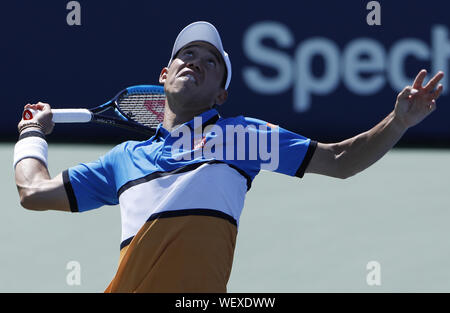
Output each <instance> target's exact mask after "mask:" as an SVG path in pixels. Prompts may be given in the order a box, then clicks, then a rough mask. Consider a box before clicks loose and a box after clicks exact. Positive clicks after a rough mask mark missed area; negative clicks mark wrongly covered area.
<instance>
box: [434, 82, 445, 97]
mask: <svg viewBox="0 0 450 313" xmlns="http://www.w3.org/2000/svg"><path fill="white" fill-rule="evenodd" d="M443 90H444V86H442V85H441V84H439V86H438V87H437V88H436V90H435V91H433V92H432V93H431V98H432V99H433V100H436V99H437V98H439V96H440V95H441V93H442V91H443Z"/></svg>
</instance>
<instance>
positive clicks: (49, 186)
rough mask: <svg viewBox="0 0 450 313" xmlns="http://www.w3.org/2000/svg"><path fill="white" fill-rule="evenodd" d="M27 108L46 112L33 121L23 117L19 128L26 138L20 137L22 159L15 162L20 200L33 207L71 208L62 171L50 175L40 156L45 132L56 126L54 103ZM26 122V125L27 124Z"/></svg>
mask: <svg viewBox="0 0 450 313" xmlns="http://www.w3.org/2000/svg"><path fill="white" fill-rule="evenodd" d="M25 108H32V109H35V110H41V111H42V112H41V113H40V114H39V115H38V116H37V117H35V118H33V120H31V121H24V120H22V121H20V123H19V129H22V131H20V137H21V138H22V139H21V140H19V142H18V144H17V145H16V149H15V158H17V160H19V161H18V162H17V164H16V165H15V180H16V186H17V190H18V192H19V196H20V203H21V205H22V206H23V207H24V208H26V209H30V210H39V211H41V210H59V211H70V206H69V200H68V198H67V194H66V191H65V188H64V184H63V179H62V175H61V174H59V175H57V176H56V177H55V178H53V179H52V178H50V174H49V172H48V169H47V166H46V164H45V163H44V161H43V160H42V157H40V156H41V155H42V154H43V153H42V149H43V148H42V145H43V144H44V142H43V139H42V138H43V137H44V135H48V134H50V133H51V131H52V129H53V123H52V122H51V120H52V116H51V110H50V106H49V105H48V104H45V103H38V104H34V105H31V104H27V105H26V106H25ZM25 125H26V127H24V126H25ZM27 133H28V134H27ZM22 140H27V141H22ZM21 141H22V142H21ZM33 149H35V150H33ZM36 149H37V150H36ZM39 149H40V150H41V151H40V150H39ZM44 154H45V153H44ZM36 157H37V158H36ZM17 160H15V161H17Z"/></svg>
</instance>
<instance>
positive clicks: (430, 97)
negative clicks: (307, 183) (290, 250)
mask: <svg viewBox="0 0 450 313" xmlns="http://www.w3.org/2000/svg"><path fill="white" fill-rule="evenodd" d="M426 75H427V72H426V71H425V70H422V71H420V72H419V74H418V75H417V77H416V79H415V80H414V83H413V85H412V86H407V87H405V88H404V89H403V90H402V91H401V92H400V93H399V95H398V96H397V101H396V103H395V108H394V110H393V111H392V112H391V113H390V114H389V115H388V116H387V117H386V118H385V119H384V120H383V121H381V122H380V123H378V124H377V125H376V126H375V127H373V128H372V129H370V130H368V131H366V132H364V133H361V134H359V135H357V136H355V137H353V138H350V139H347V140H344V141H342V142H338V143H331V144H324V143H318V144H317V148H316V151H315V153H314V155H313V157H312V159H311V161H310V163H309V165H308V168H307V169H306V172H307V173H316V174H322V175H327V176H332V177H337V178H347V177H350V176H353V175H355V174H357V173H359V172H361V171H363V170H365V169H366V168H368V167H369V166H371V165H372V164H374V163H375V162H376V161H378V160H379V159H380V158H381V157H383V156H384V155H385V154H386V153H387V152H388V151H389V150H390V149H391V148H392V147H393V146H394V145H395V144H396V143H397V142H398V141H399V140H400V138H401V137H402V136H403V134H404V133H405V132H406V131H407V130H408V128H410V127H413V126H415V125H417V124H418V123H420V122H421V121H422V120H424V119H425V118H426V117H427V116H428V115H430V114H431V113H432V112H433V111H434V110H435V109H436V100H437V98H438V97H439V95H440V94H441V92H442V90H443V87H442V85H439V86H437V84H438V82H439V81H440V80H441V79H442V78H443V77H444V73H443V72H439V73H437V74H436V75H435V76H434V77H433V78H432V79H430V81H429V82H428V84H426V85H425V86H423V82H424V79H425V77H426ZM436 86H437V87H436Z"/></svg>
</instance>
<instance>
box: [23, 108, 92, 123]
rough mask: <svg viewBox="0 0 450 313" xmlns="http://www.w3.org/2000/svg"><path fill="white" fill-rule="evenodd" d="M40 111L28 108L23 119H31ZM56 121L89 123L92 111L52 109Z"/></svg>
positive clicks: (53, 119)
mask: <svg viewBox="0 0 450 313" xmlns="http://www.w3.org/2000/svg"><path fill="white" fill-rule="evenodd" d="M39 112H40V111H38V110H33V109H26V110H25V111H23V116H22V117H23V119H24V120H31V119H33V117H35V116H36V115H37V114H39ZM52 114H53V118H52V121H53V122H54V123H89V122H90V121H91V120H92V113H91V111H89V110H88V109H52Z"/></svg>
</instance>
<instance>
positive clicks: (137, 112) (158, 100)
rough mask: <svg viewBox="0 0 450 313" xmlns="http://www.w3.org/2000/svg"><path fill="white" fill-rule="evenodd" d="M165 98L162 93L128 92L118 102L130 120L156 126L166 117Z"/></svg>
mask: <svg viewBox="0 0 450 313" xmlns="http://www.w3.org/2000/svg"><path fill="white" fill-rule="evenodd" d="M165 100H166V98H165V96H164V94H160V93H128V94H125V95H123V96H122V97H120V98H119V99H118V101H117V104H118V107H119V109H120V111H122V112H123V113H124V114H125V115H126V117H127V118H129V119H130V120H132V121H134V122H137V123H140V124H143V125H145V126H148V127H156V126H158V124H159V123H161V122H162V121H163V119H164V106H165Z"/></svg>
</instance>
